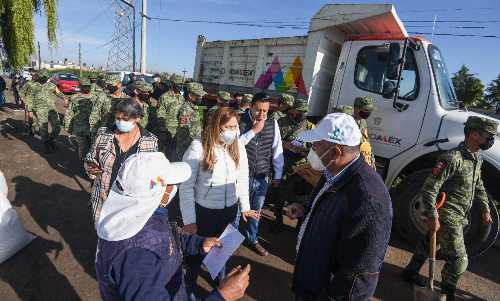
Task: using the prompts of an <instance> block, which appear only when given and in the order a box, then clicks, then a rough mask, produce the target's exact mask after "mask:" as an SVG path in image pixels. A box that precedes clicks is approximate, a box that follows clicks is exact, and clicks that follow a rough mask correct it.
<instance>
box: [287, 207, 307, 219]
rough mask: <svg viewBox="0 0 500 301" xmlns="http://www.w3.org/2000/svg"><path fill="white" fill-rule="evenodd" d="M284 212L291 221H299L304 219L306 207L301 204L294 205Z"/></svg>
mask: <svg viewBox="0 0 500 301" xmlns="http://www.w3.org/2000/svg"><path fill="white" fill-rule="evenodd" d="M283 211H284V212H285V214H286V216H288V217H289V218H290V219H298V218H301V217H304V216H305V213H306V210H305V208H304V206H302V205H301V204H299V203H292V204H290V205H288V206H286V207H284V208H283Z"/></svg>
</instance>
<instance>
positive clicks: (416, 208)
mask: <svg viewBox="0 0 500 301" xmlns="http://www.w3.org/2000/svg"><path fill="white" fill-rule="evenodd" d="M430 173H431V170H430V169H424V170H419V171H417V172H414V173H412V174H410V175H408V176H407V177H406V178H405V179H404V180H403V182H402V183H401V184H400V185H399V186H398V187H397V188H395V189H394V190H393V191H392V192H391V195H392V205H393V210H394V227H395V230H396V231H397V232H398V233H399V234H400V235H401V237H402V238H403V239H404V240H406V241H407V242H409V243H411V244H412V245H415V244H416V242H417V240H419V239H425V234H426V232H427V229H426V226H425V225H424V222H423V219H422V215H421V210H422V204H421V201H422V198H421V196H420V191H421V189H422V186H423V185H424V182H425V179H426V178H427V176H428V175H429V174H430ZM490 214H491V218H492V220H493V223H492V224H490V225H485V224H484V223H483V222H482V217H481V212H480V211H479V208H478V205H477V204H474V205H473V206H472V209H471V210H470V213H469V217H468V219H469V225H467V226H466V227H465V228H464V240H465V247H466V248H467V254H468V256H469V258H474V257H476V256H479V255H481V254H482V253H484V252H485V251H486V250H488V248H490V247H491V246H492V245H493V244H494V243H495V241H496V238H497V236H498V231H499V217H498V211H497V209H496V207H495V205H494V203H493V201H492V199H491V198H490Z"/></svg>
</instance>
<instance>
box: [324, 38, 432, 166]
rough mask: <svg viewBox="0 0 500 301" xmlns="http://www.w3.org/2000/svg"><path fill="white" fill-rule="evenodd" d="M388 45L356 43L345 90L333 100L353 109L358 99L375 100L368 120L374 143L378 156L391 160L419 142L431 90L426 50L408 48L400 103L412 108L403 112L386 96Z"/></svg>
mask: <svg viewBox="0 0 500 301" xmlns="http://www.w3.org/2000/svg"><path fill="white" fill-rule="evenodd" d="M392 42H393V41H392ZM388 45H389V42H383V41H376V42H375V41H356V42H352V45H351V48H350V51H349V56H348V59H347V63H346V67H345V68H346V70H345V76H344V79H343V81H342V84H341V88H340V89H338V90H337V89H334V91H333V93H335V94H336V95H332V97H335V99H337V100H338V101H337V104H338V105H349V106H352V105H353V102H354V99H355V98H356V97H358V96H369V97H371V98H373V100H374V104H375V109H374V111H373V113H372V114H371V116H370V117H369V118H368V120H367V123H368V127H369V135H370V141H371V143H372V146H373V149H374V152H375V155H376V156H378V157H382V158H386V159H391V158H394V157H395V156H397V155H398V154H400V153H402V152H404V151H405V150H408V149H409V148H411V147H412V146H414V145H415V144H416V143H417V141H418V138H419V135H420V130H421V128H422V124H423V120H424V116H425V111H426V106H427V102H428V98H429V91H430V88H429V85H428V84H425V83H429V71H428V68H427V67H425V66H427V59H426V57H425V53H424V51H423V50H422V49H423V48H422V47H421V48H420V49H421V50H415V49H411V48H408V51H407V53H406V63H405V66H404V70H403V74H402V80H401V85H400V93H399V95H400V96H399V101H400V102H401V103H405V104H408V108H407V109H406V110H404V111H402V112H399V111H397V110H396V109H394V108H393V102H392V99H385V98H383V97H382V88H383V84H384V81H385V80H386V78H385V73H386V67H387V61H388V54H389V47H388ZM421 66H424V67H422V68H421Z"/></svg>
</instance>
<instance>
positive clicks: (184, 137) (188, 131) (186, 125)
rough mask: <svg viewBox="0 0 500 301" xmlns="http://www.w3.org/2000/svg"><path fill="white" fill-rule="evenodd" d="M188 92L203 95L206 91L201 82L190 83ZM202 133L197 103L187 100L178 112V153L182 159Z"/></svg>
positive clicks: (178, 156)
mask: <svg viewBox="0 0 500 301" xmlns="http://www.w3.org/2000/svg"><path fill="white" fill-rule="evenodd" d="M187 91H188V93H191V94H195V95H198V96H200V97H203V95H205V91H203V86H202V85H201V84H199V83H188V84H187ZM201 134H202V118H201V116H200V113H199V111H198V108H197V105H195V104H193V103H192V102H190V101H188V100H186V101H185V102H184V103H183V104H182V106H181V108H180V109H179V114H178V127H177V137H176V141H177V145H176V153H177V158H178V159H180V158H182V156H183V155H184V152H185V151H186V150H187V149H188V147H189V145H190V144H191V142H192V141H193V139H200V138H201Z"/></svg>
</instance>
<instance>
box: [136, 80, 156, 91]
mask: <svg viewBox="0 0 500 301" xmlns="http://www.w3.org/2000/svg"><path fill="white" fill-rule="evenodd" d="M134 86H135V88H136V89H137V90H139V91H141V92H153V85H151V84H149V83H147V82H145V81H142V80H136V81H135V82H134Z"/></svg>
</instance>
